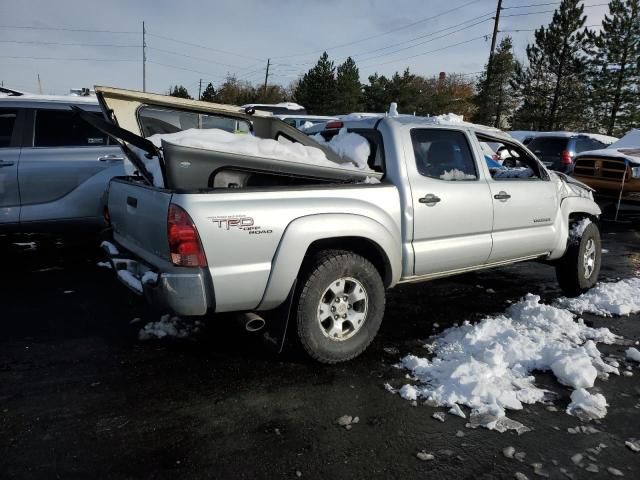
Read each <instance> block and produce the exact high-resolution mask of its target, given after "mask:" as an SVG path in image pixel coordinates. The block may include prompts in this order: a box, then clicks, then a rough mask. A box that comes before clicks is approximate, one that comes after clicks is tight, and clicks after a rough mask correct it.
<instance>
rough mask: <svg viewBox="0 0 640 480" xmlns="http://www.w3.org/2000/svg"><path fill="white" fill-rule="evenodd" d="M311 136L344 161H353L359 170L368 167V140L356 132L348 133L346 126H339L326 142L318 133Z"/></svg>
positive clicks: (369, 147) (369, 149)
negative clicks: (335, 133) (336, 131)
mask: <svg viewBox="0 0 640 480" xmlns="http://www.w3.org/2000/svg"><path fill="white" fill-rule="evenodd" d="M311 138H313V139H314V140H315V141H316V142H318V143H319V144H320V145H323V146H326V147H329V148H330V149H331V150H333V151H334V152H335V153H336V154H337V155H338V156H339V157H340V158H342V159H343V160H344V161H345V162H353V163H354V164H355V165H356V167H358V168H359V169H361V170H364V169H368V168H369V166H368V165H367V160H369V155H371V146H370V145H369V141H368V140H367V139H366V138H364V137H363V136H362V135H358V134H357V133H349V132H347V129H346V128H341V129H340V131H339V132H338V134H337V135H334V136H333V137H332V138H331V140H329V141H328V142H327V141H326V140H325V139H324V137H323V136H322V135H320V134H319V133H317V134H315V135H314V136H313V137H311Z"/></svg>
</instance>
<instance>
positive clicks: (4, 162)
mask: <svg viewBox="0 0 640 480" xmlns="http://www.w3.org/2000/svg"><path fill="white" fill-rule="evenodd" d="M15 164H16V162H9V161H7V160H0V168H2V167H10V166H11V165H15Z"/></svg>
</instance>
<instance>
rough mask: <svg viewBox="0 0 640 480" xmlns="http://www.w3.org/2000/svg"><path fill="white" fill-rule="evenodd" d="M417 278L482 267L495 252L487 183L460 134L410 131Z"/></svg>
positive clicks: (467, 139)
mask: <svg viewBox="0 0 640 480" xmlns="http://www.w3.org/2000/svg"><path fill="white" fill-rule="evenodd" d="M410 136H411V144H412V146H413V157H414V161H411V160H410V157H411V153H410V152H407V159H408V161H407V171H408V174H409V178H410V179H411V195H412V199H413V215H414V220H413V249H414V256H415V275H417V276H420V275H429V274H433V273H439V272H446V271H451V270H457V269H464V268H467V267H473V266H478V265H482V264H484V263H485V262H486V261H487V259H488V258H489V254H490V252H491V224H492V221H493V206H492V201H491V195H490V191H489V186H488V184H487V181H486V180H485V179H484V178H483V175H482V174H481V172H482V170H481V169H480V168H479V165H478V164H477V161H476V159H475V158H474V155H473V153H472V149H471V146H470V139H469V138H468V136H467V134H466V133H465V132H464V131H461V130H447V129H439V128H438V129H436V128H429V129H421V128H414V129H412V130H411V132H410Z"/></svg>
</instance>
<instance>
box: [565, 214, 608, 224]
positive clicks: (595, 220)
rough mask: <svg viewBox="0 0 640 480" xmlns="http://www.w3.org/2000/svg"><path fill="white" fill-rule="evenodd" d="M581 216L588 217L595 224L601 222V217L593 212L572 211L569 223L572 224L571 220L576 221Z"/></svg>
mask: <svg viewBox="0 0 640 480" xmlns="http://www.w3.org/2000/svg"><path fill="white" fill-rule="evenodd" d="M581 218H588V219H590V220H591V221H592V222H593V223H595V224H599V223H600V217H598V216H596V215H592V214H590V213H587V212H571V213H570V214H569V225H571V222H574V221H576V220H580V219H581Z"/></svg>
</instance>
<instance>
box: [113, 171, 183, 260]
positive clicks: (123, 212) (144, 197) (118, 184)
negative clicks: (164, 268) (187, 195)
mask: <svg viewBox="0 0 640 480" xmlns="http://www.w3.org/2000/svg"><path fill="white" fill-rule="evenodd" d="M171 196H172V194H171V192H169V191H167V190H162V189H159V188H156V187H151V186H148V185H143V184H139V183H135V182H133V181H130V180H127V179H124V178H116V179H113V180H112V181H111V183H110V185H109V199H108V206H109V215H110V217H111V224H112V226H113V238H114V240H115V241H116V242H118V243H119V244H120V245H122V246H123V247H124V248H126V249H127V250H129V251H131V252H132V253H134V254H136V255H138V256H139V257H140V258H142V259H144V260H147V261H148V262H150V263H151V264H156V263H157V262H154V257H156V258H157V257H160V258H162V259H164V260H169V243H168V241H167V215H168V212H169V204H170V203H171Z"/></svg>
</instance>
